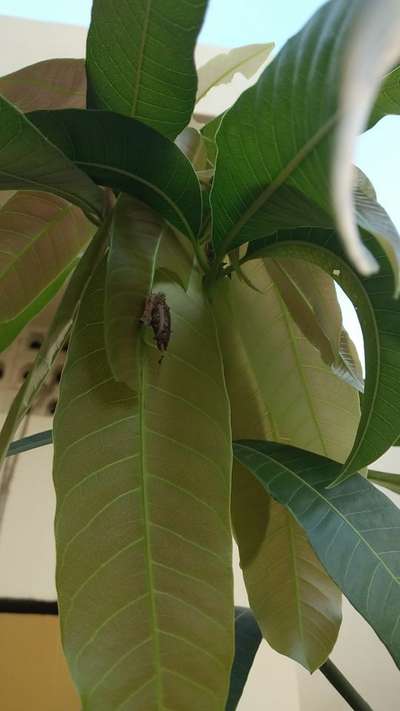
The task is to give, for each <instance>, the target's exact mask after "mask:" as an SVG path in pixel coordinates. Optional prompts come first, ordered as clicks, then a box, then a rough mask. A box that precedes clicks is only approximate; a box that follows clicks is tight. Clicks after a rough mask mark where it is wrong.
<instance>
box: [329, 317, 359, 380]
mask: <svg viewBox="0 0 400 711" xmlns="http://www.w3.org/2000/svg"><path fill="white" fill-rule="evenodd" d="M331 368H332V370H333V372H334V373H335V375H337V376H338V378H341V379H342V380H344V382H345V383H349V385H351V386H352V387H353V388H355V389H356V390H358V391H359V392H360V393H363V392H364V371H363V367H362V365H361V361H360V358H359V355H358V352H357V348H356V347H355V345H354V343H353V341H352V340H351V338H350V336H349V334H348V333H347V331H346V330H345V329H342V332H341V334H340V346H339V354H338V356H337V358H336V359H335V361H334V362H333V363H332V365H331Z"/></svg>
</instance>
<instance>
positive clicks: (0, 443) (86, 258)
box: [0, 221, 109, 466]
mask: <svg viewBox="0 0 400 711" xmlns="http://www.w3.org/2000/svg"><path fill="white" fill-rule="evenodd" d="M108 228H109V225H108V221H106V222H105V223H104V224H103V225H102V227H100V229H99V230H98V232H97V233H96V235H95V236H94V237H93V239H92V240H91V242H90V244H89V246H88V247H87V249H86V251H85V253H84V254H83V256H82V257H81V259H80V260H79V262H78V265H77V267H76V268H75V271H74V273H73V274H72V277H71V279H70V280H69V282H68V285H67V288H66V290H65V293H64V294H63V297H62V299H61V302H60V304H59V306H58V308H57V311H56V313H55V315H54V318H53V321H52V323H51V324H50V327H49V330H48V332H47V335H46V338H45V339H44V341H43V343H42V345H41V348H40V350H39V352H38V354H37V357H36V360H35V363H34V365H33V368H31V370H30V373H29V375H28V377H27V378H26V380H25V382H24V383H23V385H22V386H21V388H20V389H19V391H18V393H17V395H16V396H15V398H14V401H13V403H12V405H11V407H10V409H9V411H8V414H7V417H6V419H5V422H4V424H3V427H2V429H1V431H0V466H1V462H2V461H3V458H4V456H5V455H6V452H7V450H8V447H9V444H10V442H11V441H12V439H13V437H14V435H15V432H16V431H17V429H18V425H19V424H20V422H21V421H22V419H23V418H24V417H25V415H26V413H27V412H28V410H29V409H30V407H31V405H32V402H33V401H34V399H35V397H36V395H37V393H38V392H39V391H40V389H41V387H42V385H43V383H44V382H45V381H46V378H47V376H48V375H49V373H50V370H51V368H52V367H53V364H54V361H55V359H56V358H57V356H58V354H59V352H60V350H61V348H62V347H63V345H64V343H65V341H66V339H67V336H68V333H69V331H70V329H71V325H72V321H73V318H74V315H75V312H76V309H77V306H78V303H79V300H80V299H81V298H82V294H83V293H84V291H85V288H86V284H87V282H88V279H89V278H90V275H91V274H92V272H93V270H94V268H95V266H96V264H97V262H98V260H99V259H100V258H101V257H102V255H103V253H104V245H105V242H106V240H107V238H108Z"/></svg>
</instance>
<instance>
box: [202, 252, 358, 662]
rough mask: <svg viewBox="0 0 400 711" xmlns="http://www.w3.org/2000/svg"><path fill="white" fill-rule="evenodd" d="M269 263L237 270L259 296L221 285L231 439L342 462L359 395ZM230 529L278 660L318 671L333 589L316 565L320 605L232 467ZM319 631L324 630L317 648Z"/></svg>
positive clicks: (282, 536)
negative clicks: (265, 442)
mask: <svg viewBox="0 0 400 711" xmlns="http://www.w3.org/2000/svg"><path fill="white" fill-rule="evenodd" d="M268 261H269V260H263V261H261V260H260V261H258V262H254V263H251V264H245V265H244V267H243V269H244V272H245V274H246V276H248V277H249V278H250V279H251V281H252V282H253V283H254V285H255V287H256V289H257V291H254V290H250V289H249V288H248V287H247V286H246V285H245V284H243V283H242V282H240V281H239V279H238V277H237V275H236V274H234V275H232V278H231V279H226V280H224V282H223V283H222V284H221V285H219V287H218V292H219V293H217V295H216V297H215V299H214V303H215V306H216V308H217V313H218V316H219V326H220V330H221V338H222V343H223V352H224V362H225V374H226V379H227V386H228V392H229V396H230V401H231V409H232V428H233V436H234V438H239V437H240V438H242V437H246V438H248V437H252V438H256V437H257V438H260V439H261V438H269V439H275V440H278V441H279V440H280V441H283V442H285V443H292V444H297V446H302V447H305V448H310V449H313V450H314V451H317V452H321V453H329V455H330V456H331V457H335V458H336V459H338V460H342V461H343V460H344V459H345V458H346V456H347V454H348V452H349V451H350V449H351V446H352V442H353V439H354V436H355V432H356V429H357V425H358V420H359V399H358V394H357V393H356V391H354V389H353V388H351V387H350V386H348V385H347V384H346V383H344V382H341V381H339V380H338V379H337V378H336V376H335V375H334V374H333V372H332V370H331V368H330V367H329V366H327V365H326V364H324V362H323V361H322V359H321V356H320V354H319V353H318V351H317V350H316V349H315V348H314V347H313V346H312V345H311V344H310V343H309V341H308V340H306V339H305V338H304V336H303V335H302V333H301V331H300V330H299V328H298V326H297V325H296V323H295V322H294V320H293V319H292V318H291V316H290V313H289V312H288V310H287V308H286V306H285V303H284V302H283V300H282V298H281V295H280V293H279V290H278V288H277V287H276V285H275V284H274V282H273V280H272V279H271V276H270V275H269V273H268V270H267V263H268ZM232 521H233V527H234V532H235V537H236V540H237V543H238V545H239V551H240V564H241V567H242V570H243V574H244V578H245V583H246V588H247V591H248V595H249V599H250V601H251V605H252V607H253V611H254V612H255V614H256V617H257V621H258V624H259V625H260V626H261V628H262V630H263V634H264V636H265V637H266V638H267V639H268V640H269V641H270V643H271V644H272V645H273V647H274V648H275V649H277V650H278V651H279V652H281V653H285V654H287V655H289V656H292V657H293V658H295V659H297V660H301V661H302V663H304V664H305V665H306V666H307V667H308V668H315V667H316V666H318V663H323V662H324V661H325V659H326V657H327V656H328V654H329V652H330V650H331V647H332V645H333V644H334V641H335V639H336V635H337V632H338V629H339V626H340V599H339V598H338V593H337V590H336V588H335V586H333V585H332V584H331V582H330V580H329V579H328V578H327V576H326V574H325V573H324V572H323V571H322V570H321V569H319V570H318V566H317V569H316V570H315V571H314V572H313V573H309V575H312V576H314V577H313V578H312V581H313V583H314V584H315V583H317V585H318V586H319V588H320V589H321V590H322V591H323V592H326V593H328V594H329V598H327V599H326V600H325V602H324V603H323V598H322V596H321V595H319V593H318V590H317V591H315V589H314V587H313V586H311V585H309V586H307V583H306V582H305V578H306V572H305V569H306V567H307V563H304V562H302V561H301V560H299V558H300V557H303V558H305V559H306V560H308V561H312V560H313V552H312V549H311V548H310V547H309V545H308V544H307V542H305V541H304V540H302V539H301V538H300V536H299V535H298V532H296V528H295V522H293V521H291V519H290V517H289V516H287V515H286V514H285V512H284V511H283V510H281V509H280V507H279V506H278V505H277V504H275V505H274V506H272V507H271V508H270V501H269V496H268V494H267V493H266V492H265V490H264V491H263V489H262V487H261V485H260V483H259V482H258V481H257V480H256V479H255V478H253V477H251V475H250V474H249V472H248V471H247V469H246V468H245V467H243V466H240V465H239V464H238V462H236V463H235V464H234V469H233V490H232ZM278 528H279V537H278V539H277V542H279V545H276V546H275V545H274V532H275V530H276V529H278ZM295 532H296V534H295ZM292 540H294V541H295V543H296V545H295V547H294V548H293V545H291V541H292ZM293 551H294V552H295V553H296V555H295V556H293ZM282 561H284V562H282ZM282 571H283V572H282ZM310 580H311V578H310ZM260 581H262V584H260ZM278 588H279V597H278V596H277V594H276V590H277V589H278ZM297 590H301V597H300V596H299V594H297V593H296V591H297ZM283 600H284V601H285V605H280V604H279V602H280V601H283ZM288 620H290V622H291V623H293V624H292V626H291V628H290V629H289V627H288ZM315 624H317V625H321V626H323V627H324V630H325V632H326V634H325V635H324V638H323V643H322V644H321V641H320V639H319V638H318V637H316V636H315Z"/></svg>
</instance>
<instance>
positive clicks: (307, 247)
mask: <svg viewBox="0 0 400 711" xmlns="http://www.w3.org/2000/svg"><path fill="white" fill-rule="evenodd" d="M267 244H268V245H269V246H268V247H267ZM365 244H366V245H367V247H368V249H369V250H370V251H371V252H372V253H373V254H374V257H375V259H376V260H377V262H378V263H379V265H380V272H379V274H378V275H376V276H372V277H370V278H368V279H366V278H363V277H361V276H359V275H357V274H356V273H355V272H354V271H353V269H352V268H351V267H349V265H348V262H347V260H346V257H345V255H344V252H343V248H342V246H341V244H340V241H339V239H338V237H337V235H336V233H335V232H330V231H328V230H288V231H282V232H279V233H277V234H276V235H274V236H273V237H271V238H268V239H266V240H262V241H261V242H260V243H259V246H258V247H257V246H256V244H255V245H253V248H252V249H251V250H250V251H249V257H252V258H253V257H255V256H256V254H260V255H262V256H263V257H264V258H265V257H266V256H267V255H269V256H271V257H279V256H288V255H291V256H293V257H297V258H300V259H306V260H309V261H310V262H312V263H314V264H317V265H319V266H320V267H322V268H323V269H325V270H326V271H327V272H328V273H329V274H335V279H336V280H337V281H338V283H339V284H340V285H341V287H342V288H343V290H344V291H345V292H347V295H348V296H349V298H350V299H351V301H352V302H353V304H354V306H355V308H356V310H357V315H358V318H359V320H360V325H361V328H362V331H363V335H364V347H365V368H366V376H365V392H364V396H363V400H362V417H361V421H360V424H359V428H358V432H357V437H356V439H355V442H354V445H353V449H352V451H351V453H350V454H349V457H348V459H347V461H346V463H345V466H344V469H343V472H342V474H341V479H343V478H346V477H348V476H351V474H353V473H354V472H356V471H360V470H361V469H362V468H363V467H364V466H365V465H367V464H370V463H371V462H374V461H376V460H377V459H378V458H379V457H380V456H381V455H382V454H384V452H386V450H387V449H388V448H389V447H390V446H391V445H392V444H393V443H394V441H395V440H396V439H397V438H398V435H399V431H400V346H399V339H398V337H397V335H396V334H397V333H398V332H399V328H400V303H399V301H398V300H396V299H393V296H392V295H393V275H392V272H391V268H390V264H389V262H388V259H387V257H386V255H385V253H384V251H383V250H382V249H381V248H380V247H379V244H378V243H377V241H376V240H374V238H373V237H369V236H367V235H365ZM261 245H264V247H262V246H261ZM331 458H333V457H331Z"/></svg>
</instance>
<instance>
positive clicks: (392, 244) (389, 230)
mask: <svg viewBox="0 0 400 711" xmlns="http://www.w3.org/2000/svg"><path fill="white" fill-rule="evenodd" d="M353 200H354V209H355V213H356V216H357V223H358V225H359V227H361V228H362V229H364V230H366V231H367V232H369V233H370V234H372V235H374V237H376V239H377V240H378V242H379V244H380V245H381V247H382V249H383V250H384V251H385V254H386V256H387V258H388V259H389V262H390V264H391V267H392V272H393V274H394V281H395V297H397V296H399V292H400V272H399V264H400V235H399V233H398V231H397V229H396V227H395V225H394V224H393V222H392V220H391V219H390V217H389V215H388V214H387V212H386V210H385V209H384V208H383V207H382V205H380V204H379V202H378V201H377V198H376V193H375V189H374V187H373V185H372V184H371V182H370V181H369V179H368V178H367V176H366V175H364V173H363V172H362V171H361V170H360V169H359V168H356V174H355V186H354V189H353Z"/></svg>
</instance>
